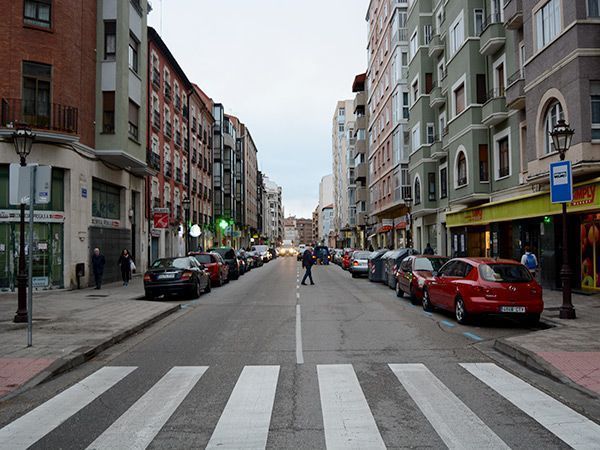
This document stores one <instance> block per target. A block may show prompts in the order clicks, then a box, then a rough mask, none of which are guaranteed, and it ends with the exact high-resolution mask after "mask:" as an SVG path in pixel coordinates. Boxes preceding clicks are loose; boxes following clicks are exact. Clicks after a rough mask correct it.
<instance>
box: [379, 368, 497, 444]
mask: <svg viewBox="0 0 600 450" xmlns="http://www.w3.org/2000/svg"><path fill="white" fill-rule="evenodd" d="M389 366H390V369H392V372H394V374H395V375H396V377H397V378H398V380H400V383H402V386H404V388H405V389H406V391H407V392H408V394H409V395H410V396H411V398H412V399H413V400H414V401H415V403H416V404H417V406H418V407H419V409H420V410H421V412H423V415H424V416H425V417H427V420H428V421H429V423H431V425H432V426H433V428H434V429H435V431H436V432H437V433H438V435H439V436H440V437H441V438H442V440H443V441H444V443H445V444H446V445H447V446H448V448H464V449H481V448H489V449H492V448H494V449H495V448H498V449H508V448H509V447H508V446H507V445H506V444H505V443H504V442H503V441H502V440H501V439H500V438H499V437H498V436H497V435H496V434H495V433H494V432H493V431H492V430H490V429H489V427H488V426H487V425H485V424H484V423H483V422H482V421H481V419H480V418H479V417H477V416H476V415H475V413H473V411H471V410H470V409H469V408H468V407H467V406H466V405H465V404H464V403H463V402H461V401H460V400H459V399H458V397H456V395H454V394H453V393H452V392H451V391H450V390H449V389H448V388H447V387H446V386H445V385H444V384H443V383H442V382H441V381H440V380H439V379H438V378H437V377H436V376H435V375H434V374H432V373H431V372H430V371H429V369H427V367H425V366H424V365H423V364H390V365H389ZM465 430H469V431H468V432H467V433H466V432H465Z"/></svg>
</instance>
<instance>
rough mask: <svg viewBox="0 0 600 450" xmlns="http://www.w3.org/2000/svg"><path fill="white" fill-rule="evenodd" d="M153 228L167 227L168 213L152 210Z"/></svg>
mask: <svg viewBox="0 0 600 450" xmlns="http://www.w3.org/2000/svg"><path fill="white" fill-rule="evenodd" d="M153 218H154V228H169V213H168V211H167V212H156V210H155V211H154V216H153Z"/></svg>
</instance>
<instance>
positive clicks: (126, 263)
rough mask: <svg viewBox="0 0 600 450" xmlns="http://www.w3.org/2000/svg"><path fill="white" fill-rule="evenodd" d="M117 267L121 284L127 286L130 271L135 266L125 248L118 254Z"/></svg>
mask: <svg viewBox="0 0 600 450" xmlns="http://www.w3.org/2000/svg"><path fill="white" fill-rule="evenodd" d="M119 267H120V269H121V277H122V278H123V286H125V287H127V286H128V285H129V280H131V271H132V269H133V267H135V265H134V262H133V259H131V255H130V254H129V252H128V251H127V249H123V251H122V252H121V256H119Z"/></svg>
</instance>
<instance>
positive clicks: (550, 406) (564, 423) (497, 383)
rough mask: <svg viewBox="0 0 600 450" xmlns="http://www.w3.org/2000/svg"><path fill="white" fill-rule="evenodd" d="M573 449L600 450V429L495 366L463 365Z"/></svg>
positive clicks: (486, 364)
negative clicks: (597, 449) (595, 449)
mask: <svg viewBox="0 0 600 450" xmlns="http://www.w3.org/2000/svg"><path fill="white" fill-rule="evenodd" d="M461 366H462V367H464V368H465V369H466V370H467V371H469V372H470V373H471V374H472V375H473V376H475V377H476V378H478V379H480V380H481V381H483V382H484V383H485V384H487V385H488V386H489V387H491V388H492V389H493V390H495V391H496V392H498V393H499V394H500V395H501V396H503V397H504V398H506V399H507V400H508V401H510V402H511V403H512V404H513V405H515V406H516V407H517V408H519V409H520V410H521V411H523V412H525V413H526V414H528V415H529V416H531V417H532V418H533V419H535V420H536V421H538V422H539V423H540V424H542V425H543V426H544V427H545V428H546V429H547V430H548V431H550V432H552V433H554V434H555V435H556V436H557V437H558V438H560V439H561V440H563V441H564V442H565V443H566V444H568V445H570V446H571V447H573V448H576V449H577V448H590V449H591V448H600V426H599V425H597V424H595V423H594V422H592V421H591V420H589V419H587V418H585V417H584V416H582V415H581V414H579V413H577V412H575V411H573V410H572V409H571V408H569V407H567V406H565V405H563V404H562V403H560V402H559V401H557V400H555V399H553V398H552V397H550V396H549V395H547V394H545V393H543V392H542V391H540V390H538V389H536V388H534V387H533V386H531V385H529V384H527V383H526V382H525V381H523V380H521V379H520V378H518V377H516V376H514V375H512V374H510V373H508V372H507V371H506V370H504V369H501V368H500V367H498V366H497V365H495V364H492V363H472V364H461Z"/></svg>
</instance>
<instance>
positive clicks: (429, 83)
mask: <svg viewBox="0 0 600 450" xmlns="http://www.w3.org/2000/svg"><path fill="white" fill-rule="evenodd" d="M432 89H433V74H432V73H429V72H428V73H426V74H425V94H430V93H431V90H432Z"/></svg>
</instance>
